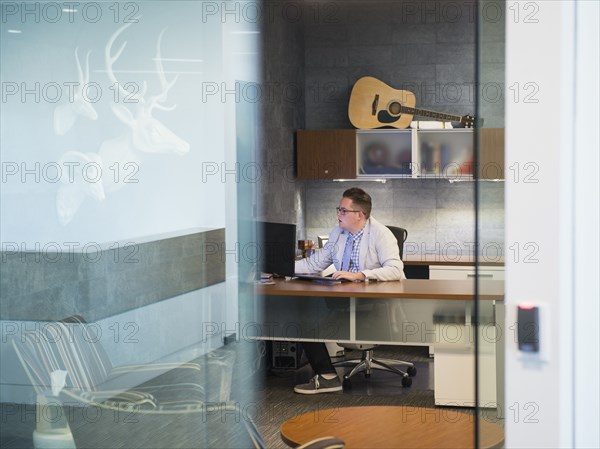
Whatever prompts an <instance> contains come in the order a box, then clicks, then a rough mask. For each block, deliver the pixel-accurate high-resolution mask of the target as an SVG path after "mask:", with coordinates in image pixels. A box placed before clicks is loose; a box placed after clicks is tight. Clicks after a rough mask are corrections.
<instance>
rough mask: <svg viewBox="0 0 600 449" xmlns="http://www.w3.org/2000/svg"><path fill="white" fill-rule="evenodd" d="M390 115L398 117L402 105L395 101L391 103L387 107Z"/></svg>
mask: <svg viewBox="0 0 600 449" xmlns="http://www.w3.org/2000/svg"><path fill="white" fill-rule="evenodd" d="M388 109H389V111H390V114H393V115H398V114H400V112H401V111H402V105H401V104H400V103H398V102H397V101H392V102H391V103H390V105H389V107H388Z"/></svg>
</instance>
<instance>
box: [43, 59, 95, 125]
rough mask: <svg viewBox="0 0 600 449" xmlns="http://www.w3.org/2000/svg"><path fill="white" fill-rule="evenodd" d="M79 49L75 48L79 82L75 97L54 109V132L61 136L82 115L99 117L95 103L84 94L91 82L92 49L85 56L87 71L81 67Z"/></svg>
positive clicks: (91, 118)
mask: <svg viewBox="0 0 600 449" xmlns="http://www.w3.org/2000/svg"><path fill="white" fill-rule="evenodd" d="M77 51H78V48H75V63H76V64H77V75H78V77H77V79H78V82H77V84H76V86H75V89H74V92H73V98H72V99H71V98H70V99H69V102H68V103H66V104H61V105H59V106H57V107H56V108H55V109H54V132H55V133H56V134H57V135H59V136H62V135H64V134H66V133H67V131H69V130H70V129H71V128H72V127H73V125H74V124H75V121H76V120H77V118H78V117H80V116H81V117H85V118H88V119H90V120H96V119H97V118H98V113H97V112H96V110H95V109H94V106H93V104H92V103H90V102H89V101H87V99H86V98H85V95H84V94H83V89H85V88H86V87H87V86H88V83H89V82H90V53H91V50H90V51H88V52H87V55H86V56H85V71H83V70H82V68H81V62H80V61H79V55H78V54H77Z"/></svg>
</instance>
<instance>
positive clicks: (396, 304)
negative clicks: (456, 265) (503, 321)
mask: <svg viewBox="0 0 600 449" xmlns="http://www.w3.org/2000/svg"><path fill="white" fill-rule="evenodd" d="M479 286H480V290H479V299H480V301H479V327H478V328H475V326H473V325H472V316H473V314H474V313H475V312H474V302H475V301H474V300H475V281H474V280H431V279H428V280H425V279H406V280H403V281H394V282H368V283H364V282H358V283H355V282H349V283H342V284H332V285H329V284H322V283H315V282H309V281H301V280H290V281H285V280H281V279H279V280H276V282H275V284H274V285H261V286H259V287H258V288H257V293H258V294H259V301H261V307H260V310H261V312H262V315H261V316H260V317H259V318H257V320H256V322H255V323H254V326H253V327H252V329H253V330H254V329H256V330H257V331H256V332H257V334H256V335H253V336H255V337H257V338H260V339H263V340H294V341H301V342H302V341H322V342H336V343H364V344H380V345H386V344H387V345H390V344H391V345H403V344H405V345H411V346H428V348H429V353H430V354H433V353H434V352H435V354H436V358H435V370H436V376H435V381H436V387H435V399H436V405H451V406H473V404H474V401H475V398H474V385H475V379H474V373H475V367H474V364H475V346H474V341H475V333H476V332H477V334H478V335H479V337H480V339H479V343H480V346H479V356H480V359H479V360H480V362H481V363H480V366H479V370H480V371H479V372H480V374H481V377H480V379H481V380H482V381H481V386H480V390H479V391H480V404H481V405H482V406H486V407H496V403H497V399H496V398H497V397H498V394H497V383H496V378H497V377H498V376H501V375H502V372H501V371H499V370H500V369H501V365H496V354H499V353H502V352H503V350H504V349H503V342H502V338H501V335H502V334H501V333H500V334H497V333H496V330H497V327H496V326H497V322H496V317H497V316H500V317H501V316H502V315H503V304H502V302H503V299H504V282H502V281H487V280H486V281H480V283H479ZM242 335H245V334H244V332H242ZM246 335H247V334H246ZM497 335H498V337H496V336H497ZM437 355H439V357H438V356H437ZM500 378H501V377H500ZM459 385H460V388H459Z"/></svg>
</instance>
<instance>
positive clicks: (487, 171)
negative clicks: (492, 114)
mask: <svg viewBox="0 0 600 449" xmlns="http://www.w3.org/2000/svg"><path fill="white" fill-rule="evenodd" d="M478 132H479V167H480V169H479V172H478V173H479V179H504V128H481V129H480V130H479V131H478Z"/></svg>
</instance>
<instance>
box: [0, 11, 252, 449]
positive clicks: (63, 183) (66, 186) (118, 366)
mask: <svg viewBox="0 0 600 449" xmlns="http://www.w3.org/2000/svg"><path fill="white" fill-rule="evenodd" d="M255 5H256V4H255ZM1 8H2V21H1V23H0V36H1V38H0V45H1V48H0V57H1V61H0V66H1V69H0V70H1V72H0V73H1V81H2V103H1V105H0V107H1V113H0V120H1V129H2V134H1V147H0V159H1V164H2V182H1V201H0V217H1V218H0V220H1V221H0V230H1V234H2V235H1V239H2V242H1V245H2V247H1V251H2V252H1V256H2V265H1V271H0V276H1V285H0V286H1V302H0V324H1V327H2V339H1V341H0V349H1V363H0V378H1V385H0V387H1V389H0V402H1V403H2V426H1V432H2V435H1V439H2V445H3V446H4V444H5V443H6V445H7V446H6V447H32V446H33V445H34V444H35V445H36V446H38V447H50V446H49V445H52V444H59V445H61V447H74V445H75V444H76V445H77V447H184V446H187V447H234V446H236V445H238V444H241V445H244V444H246V443H247V432H246V429H245V427H244V426H243V423H242V422H240V421H239V420H236V417H235V411H236V410H239V405H240V404H241V403H242V402H241V401H242V399H243V401H249V400H251V398H249V393H248V392H252V391H254V390H253V388H250V387H247V385H248V384H249V382H250V380H249V379H250V377H249V371H248V369H247V367H245V366H244V365H243V364H244V363H245V361H244V357H242V356H240V346H242V345H241V344H240V345H236V344H231V345H230V344H225V343H238V342H239V340H240V332H239V329H240V327H241V322H240V307H245V306H246V305H247V304H248V303H249V302H251V299H252V293H253V292H252V289H247V288H244V289H240V288H239V286H238V279H240V278H239V277H238V264H237V260H238V255H239V254H237V253H236V251H237V248H238V246H237V244H236V243H237V242H239V241H240V240H239V237H238V232H241V231H239V229H240V228H243V227H240V226H238V222H247V221H248V220H249V219H250V218H252V217H251V214H252V207H240V208H238V207H237V204H238V196H240V195H241V194H240V193H239V192H240V191H242V192H243V196H241V200H242V201H243V203H244V204H248V201H251V200H250V198H252V197H253V196H254V193H253V192H254V191H253V185H252V183H246V184H244V183H243V181H242V182H238V179H239V165H238V164H237V161H238V160H242V161H247V160H249V158H250V157H249V156H248V155H247V154H246V153H249V152H252V151H255V150H256V146H257V139H256V136H257V135H258V131H257V130H258V128H259V126H260V123H259V122H260V115H259V113H258V112H257V111H255V106H254V103H255V100H256V99H255V98H254V97H252V96H250V97H249V96H247V95H243V92H247V91H248V89H244V88H243V86H247V85H248V84H251V85H255V84H256V83H257V81H258V78H259V68H258V62H257V61H258V60H259V54H260V47H259V39H258V31H257V27H258V23H257V17H256V16H255V14H254V13H255V12H256V8H254V9H248V6H247V4H245V3H241V2H227V3H225V2H221V3H217V2H188V1H181V2H179V1H153V2H64V3H56V2H4V1H3V2H2V3H1ZM236 171H237V173H236ZM243 179H245V178H243ZM250 204H252V203H250ZM240 272H241V273H242V274H244V273H245V271H244V269H242V270H240ZM243 282H244V283H245V282H246V278H244V279H243ZM244 285H245V284H244ZM238 298H239V300H238ZM242 315H243V314H242ZM238 376H239V377H238ZM63 386H64V388H61V387H63ZM52 387H54V388H52ZM236 407H237V408H236ZM232 410H233V412H234V415H233V417H232V418H230V419H229V420H222V419H221V418H222V417H223V416H224V415H225V414H226V413H230V412H231V411H232ZM36 413H37V415H36ZM232 423H233V424H232ZM236 424H237V425H236Z"/></svg>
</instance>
